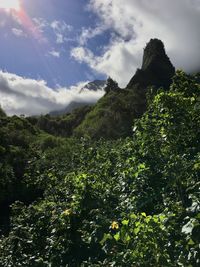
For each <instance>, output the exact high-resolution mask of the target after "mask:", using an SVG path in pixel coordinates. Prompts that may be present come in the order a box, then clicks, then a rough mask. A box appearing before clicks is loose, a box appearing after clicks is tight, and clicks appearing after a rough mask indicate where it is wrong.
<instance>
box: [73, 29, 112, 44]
mask: <svg viewBox="0 0 200 267" xmlns="http://www.w3.org/2000/svg"><path fill="white" fill-rule="evenodd" d="M106 30H107V27H106V26H105V25H98V26H96V27H95V28H83V29H82V32H81V35H80V37H79V38H78V41H79V44H80V45H85V44H87V41H88V40H89V39H91V38H94V37H96V36H98V35H100V34H102V33H104V32H105V31H106Z"/></svg>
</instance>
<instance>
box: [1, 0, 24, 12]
mask: <svg viewBox="0 0 200 267" xmlns="http://www.w3.org/2000/svg"><path fill="white" fill-rule="evenodd" d="M0 9H5V10H6V11H10V10H12V9H13V10H16V11H19V10H20V1H19V0H0Z"/></svg>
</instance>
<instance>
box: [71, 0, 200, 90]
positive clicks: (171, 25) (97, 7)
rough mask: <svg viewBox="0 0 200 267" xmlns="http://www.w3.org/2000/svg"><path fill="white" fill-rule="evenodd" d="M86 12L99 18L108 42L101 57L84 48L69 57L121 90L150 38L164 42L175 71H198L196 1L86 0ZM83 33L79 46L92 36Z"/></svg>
mask: <svg viewBox="0 0 200 267" xmlns="http://www.w3.org/2000/svg"><path fill="white" fill-rule="evenodd" d="M90 10H92V11H93V12H94V13H96V15H97V16H98V17H99V19H100V25H101V28H108V29H110V31H111V32H112V33H113V34H112V38H111V40H110V43H109V45H107V46H106V47H104V51H103V52H102V55H101V57H96V56H95V55H94V54H92V52H91V51H89V50H88V49H87V48H86V47H84V46H83V47H78V48H75V49H73V50H72V56H73V57H74V58H76V59H77V60H78V61H81V62H85V63H87V64H88V65H90V67H91V68H92V69H94V70H96V71H98V72H100V73H104V74H107V75H109V76H112V77H113V78H114V79H115V80H117V81H118V82H119V83H120V85H121V86H125V85H126V84H127V83H128V81H129V79H130V78H131V77H132V76H133V74H134V72H135V70H136V68H137V67H140V65H141V60H142V53H143V48H144V47H145V45H146V43H147V42H148V41H149V40H150V39H151V38H159V39H161V40H162V41H163V42H164V44H165V47H166V50H167V53H168V55H169V56H170V58H171V60H172V63H173V64H174V65H175V66H176V67H177V68H183V69H184V70H185V71H196V70H199V69H200V66H199V62H200V53H199V51H200V27H199V25H200V1H199V0H151V2H150V1H149V0H90ZM84 31H85V33H84ZM84 31H83V33H82V38H83V41H82V45H84V44H85V43H86V41H85V40H84V38H85V39H86V40H87V38H88V36H89V38H90V37H91V38H92V37H93V35H94V36H95V34H90V32H91V30H90V29H88V31H86V30H84ZM84 36H86V37H84Z"/></svg>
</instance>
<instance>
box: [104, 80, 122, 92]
mask: <svg viewBox="0 0 200 267" xmlns="http://www.w3.org/2000/svg"><path fill="white" fill-rule="evenodd" d="M117 89H119V86H118V83H117V82H116V81H114V80H113V79H112V78H111V77H108V79H107V82H106V87H105V92H106V93H109V92H110V91H116V90H117Z"/></svg>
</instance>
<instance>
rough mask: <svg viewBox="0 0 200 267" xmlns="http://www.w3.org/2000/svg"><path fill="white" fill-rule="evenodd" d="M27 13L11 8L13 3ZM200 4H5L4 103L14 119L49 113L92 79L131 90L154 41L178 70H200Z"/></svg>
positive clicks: (57, 0) (29, 0) (73, 0)
mask: <svg viewBox="0 0 200 267" xmlns="http://www.w3.org/2000/svg"><path fill="white" fill-rule="evenodd" d="M8 2H10V3H15V4H16V3H19V2H21V6H20V8H18V9H17V10H16V9H10V10H8V9H5V8H2V6H4V7H5V6H6V5H7V3H8ZM199 25H200V0H151V1H149V0H0V36H1V41H0V105H1V106H2V108H3V109H4V110H5V111H6V112H7V114H9V115H12V114H17V115H19V114H21V113H23V114H25V115H32V114H45V113H48V112H49V111H51V110H55V109H62V108H64V107H66V106H67V105H68V104H69V103H70V102H71V101H84V102H89V101H93V102H95V101H97V100H98V99H99V98H100V97H101V96H102V91H99V92H96V94H91V92H85V94H84V95H81V96H80V94H79V91H80V89H81V88H82V87H83V86H84V84H85V83H87V82H88V81H92V80H94V79H106V77H108V76H111V77H112V78H113V79H114V80H116V81H117V82H118V83H119V85H120V86H121V88H124V87H125V86H126V85H127V83H128V82H129V80H130V79H131V78H132V76H133V75H134V73H135V71H136V69H137V68H139V67H140V66H141V62H142V54H143V48H144V47H145V46H146V43H147V42H148V41H149V40H150V39H151V38H159V39H161V40H162V41H163V42H164V45H165V48H166V52H167V54H168V55H169V57H170V59H171V61H172V63H173V64H174V66H175V67H176V68H177V69H183V70H184V71H186V72H196V71H200V53H199V51H200V27H199Z"/></svg>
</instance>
